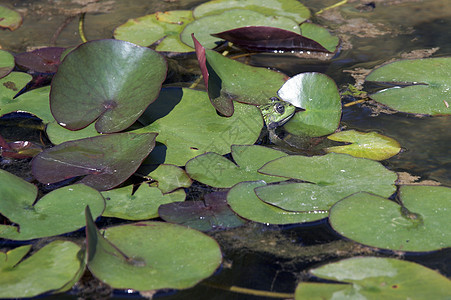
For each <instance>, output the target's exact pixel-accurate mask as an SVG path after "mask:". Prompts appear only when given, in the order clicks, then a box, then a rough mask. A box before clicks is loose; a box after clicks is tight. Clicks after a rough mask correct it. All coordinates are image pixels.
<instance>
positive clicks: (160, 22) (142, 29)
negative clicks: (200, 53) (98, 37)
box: [114, 10, 193, 52]
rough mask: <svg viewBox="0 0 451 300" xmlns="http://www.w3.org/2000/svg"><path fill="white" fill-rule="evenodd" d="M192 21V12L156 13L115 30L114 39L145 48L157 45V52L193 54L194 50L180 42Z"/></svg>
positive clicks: (130, 20) (131, 21)
mask: <svg viewBox="0 0 451 300" xmlns="http://www.w3.org/2000/svg"><path fill="white" fill-rule="evenodd" d="M191 21H193V12H192V11H191V10H173V11H166V12H156V13H154V14H151V15H146V16H143V17H139V18H136V19H129V20H128V21H127V22H126V23H124V24H122V25H121V26H119V27H117V28H116V29H115V30H114V38H116V39H119V40H124V41H128V42H132V43H134V44H137V45H140V46H145V47H148V46H151V45H152V44H154V43H157V44H158V45H157V47H156V48H155V50H157V51H168V52H192V51H193V48H191V47H188V46H187V45H185V44H184V43H182V42H181V41H180V33H181V32H182V30H183V29H184V28H185V26H186V25H187V24H188V23H190V22H191Z"/></svg>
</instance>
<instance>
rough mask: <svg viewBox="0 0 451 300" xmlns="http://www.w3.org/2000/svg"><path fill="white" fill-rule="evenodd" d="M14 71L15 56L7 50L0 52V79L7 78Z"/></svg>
mask: <svg viewBox="0 0 451 300" xmlns="http://www.w3.org/2000/svg"><path fill="white" fill-rule="evenodd" d="M13 69H14V56H12V54H11V53H9V52H8V51H5V50H0V78H3V77H5V76H6V75H8V74H9V73H10V72H11V71H12V70H13Z"/></svg>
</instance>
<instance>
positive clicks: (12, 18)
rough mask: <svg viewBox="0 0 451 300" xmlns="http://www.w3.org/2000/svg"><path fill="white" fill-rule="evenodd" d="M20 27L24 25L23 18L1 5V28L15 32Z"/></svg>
mask: <svg viewBox="0 0 451 300" xmlns="http://www.w3.org/2000/svg"><path fill="white" fill-rule="evenodd" d="M20 25H22V16H21V15H20V14H19V13H18V12H16V11H14V10H12V9H9V8H7V7H4V6H1V5H0V28H2V29H9V30H11V31H14V30H16V29H17V28H19V27H20Z"/></svg>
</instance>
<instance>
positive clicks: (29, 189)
mask: <svg viewBox="0 0 451 300" xmlns="http://www.w3.org/2000/svg"><path fill="white" fill-rule="evenodd" d="M0 178H1V180H0V195H1V196H0V198H1V201H0V213H1V214H2V215H3V216H5V217H6V218H8V220H10V221H11V222H13V223H15V224H17V225H16V226H13V225H0V237H1V238H5V239H11V240H31V239H35V238H40V237H46V236H54V235H60V234H63V233H67V232H71V231H75V230H77V229H79V228H81V227H83V226H84V218H83V211H84V208H85V206H86V205H90V206H91V207H92V210H93V213H94V216H95V217H98V216H100V215H101V214H102V211H103V209H104V207H105V202H104V200H103V197H102V195H100V193H99V192H97V191H96V190H94V189H92V188H90V187H88V186H85V185H83V184H75V185H70V186H66V187H62V188H59V189H57V190H54V191H52V192H50V193H48V194H46V195H45V196H44V197H42V198H41V199H39V200H38V201H37V202H36V196H37V193H38V192H37V188H36V186H34V185H33V184H31V183H28V182H26V181H24V180H23V179H20V178H19V177H16V176H14V175H12V174H10V173H8V172H6V171H3V170H0ZM18 191H20V192H18ZM35 202H36V203H35Z"/></svg>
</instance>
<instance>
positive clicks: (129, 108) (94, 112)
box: [50, 40, 167, 133]
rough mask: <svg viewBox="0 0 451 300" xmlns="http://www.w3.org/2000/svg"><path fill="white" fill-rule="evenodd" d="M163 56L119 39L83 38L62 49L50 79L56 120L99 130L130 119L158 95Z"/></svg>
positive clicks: (114, 127)
mask: <svg viewBox="0 0 451 300" xmlns="http://www.w3.org/2000/svg"><path fill="white" fill-rule="evenodd" d="M166 70H167V67H166V62H165V60H164V58H163V57H162V56H161V55H160V54H158V53H157V52H155V51H153V50H151V49H148V48H145V47H140V46H137V45H134V44H132V43H128V42H125V41H119V40H97V41H90V42H88V43H84V44H82V45H80V46H79V47H77V48H76V49H75V50H73V51H71V52H70V53H69V54H67V55H66V57H65V58H64V60H63V62H62V63H61V64H60V66H59V67H58V72H57V73H56V75H55V76H54V78H53V80H52V89H51V91H50V108H51V111H52V114H53V116H54V117H55V120H57V122H58V123H59V124H60V125H62V126H64V127H66V128H68V129H70V130H78V129H82V128H84V127H86V126H88V125H89V124H91V123H92V122H94V121H96V129H97V131H98V132H100V133H112V132H118V131H121V130H123V129H126V128H128V127H129V126H130V125H132V124H133V123H134V122H135V121H136V120H137V119H138V117H139V116H140V115H141V114H142V113H143V112H144V110H145V109H146V107H147V106H148V105H149V104H150V103H152V102H153V101H154V100H155V99H156V98H157V96H158V94H159V92H160V88H161V84H162V82H163V80H164V79H165V77H166Z"/></svg>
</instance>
